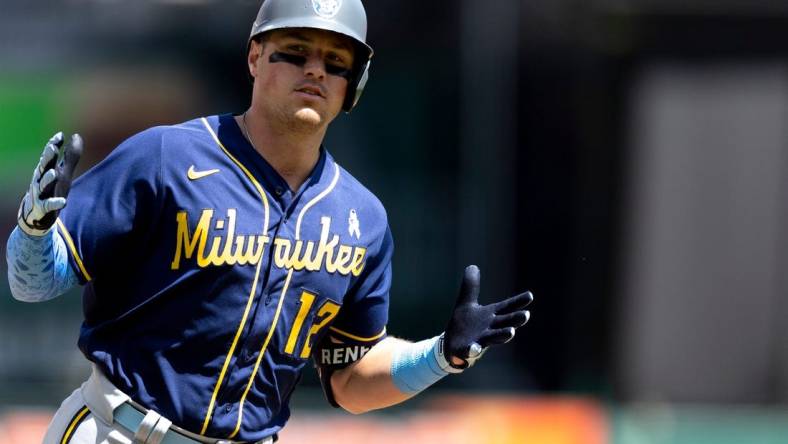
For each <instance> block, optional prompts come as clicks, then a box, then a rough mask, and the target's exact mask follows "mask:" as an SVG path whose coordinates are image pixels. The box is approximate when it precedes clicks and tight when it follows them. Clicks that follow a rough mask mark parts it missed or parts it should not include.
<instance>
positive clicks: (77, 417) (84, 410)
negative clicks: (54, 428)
mask: <svg viewBox="0 0 788 444" xmlns="http://www.w3.org/2000/svg"><path fill="white" fill-rule="evenodd" d="M89 411H90V409H88V408H87V406H85V407H82V410H80V411H79V412H77V414H76V415H74V417H73V418H72V419H71V422H70V423H69V424H68V428H66V433H64V434H63V438H62V439H61V440H60V444H68V442H69V441H70V440H71V436H72V435H73V434H74V431H76V429H77V426H78V425H79V423H80V422H82V420H83V419H84V418H85V415H87V414H88V412H89Z"/></svg>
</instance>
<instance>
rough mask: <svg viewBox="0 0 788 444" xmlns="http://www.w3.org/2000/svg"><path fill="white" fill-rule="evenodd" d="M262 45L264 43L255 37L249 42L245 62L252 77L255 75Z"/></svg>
mask: <svg viewBox="0 0 788 444" xmlns="http://www.w3.org/2000/svg"><path fill="white" fill-rule="evenodd" d="M263 46H264V44H263V43H261V42H259V41H258V40H257V39H254V40H252V41H251V42H250V43H249V53H248V54H247V55H246V64H247V66H248V68H249V75H251V76H252V78H254V77H257V61H258V60H259V59H260V56H261V55H262V53H263Z"/></svg>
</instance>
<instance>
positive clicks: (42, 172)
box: [17, 132, 82, 236]
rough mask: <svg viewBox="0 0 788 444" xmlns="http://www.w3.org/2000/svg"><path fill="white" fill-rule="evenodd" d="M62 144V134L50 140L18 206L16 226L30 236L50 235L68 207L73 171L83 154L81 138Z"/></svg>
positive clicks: (73, 138)
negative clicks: (58, 218)
mask: <svg viewBox="0 0 788 444" xmlns="http://www.w3.org/2000/svg"><path fill="white" fill-rule="evenodd" d="M63 141H64V140H63V133H62V132H58V133H57V134H55V135H54V136H52V138H51V139H49V142H47V144H46V146H45V147H44V152H43V153H41V158H40V159H39V161H38V165H36V169H35V170H34V171H33V179H32V180H31V181H30V188H29V189H28V190H27V193H26V194H25V197H24V198H23V199H22V204H21V205H20V206H19V212H18V213H17V223H18V224H19V228H21V229H22V231H24V232H25V233H27V234H29V235H31V236H43V235H44V234H46V233H47V232H49V230H51V229H52V226H53V225H54V224H55V220H56V219H57V216H58V214H59V213H60V210H61V209H63V207H65V206H66V196H68V192H69V190H70V189H71V180H72V178H73V176H74V168H75V167H76V165H77V162H79V157H80V156H81V155H82V138H81V137H80V136H79V134H74V135H73V136H71V140H70V141H69V143H66V144H65V146H64V143H63Z"/></svg>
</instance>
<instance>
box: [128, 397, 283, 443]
mask: <svg viewBox="0 0 788 444" xmlns="http://www.w3.org/2000/svg"><path fill="white" fill-rule="evenodd" d="M113 419H114V421H115V422H117V423H118V424H120V425H122V426H123V427H124V428H126V429H127V430H129V431H130V432H132V433H134V442H135V443H137V442H140V443H143V444H204V443H210V444H236V443H240V442H239V441H228V440H217V439H211V438H207V437H201V438H202V439H199V440H198V439H194V438H191V437H189V436H187V435H186V434H185V433H189V434H191V433H190V432H187V431H185V430H182V429H179V428H177V427H175V426H173V425H172V422H170V421H169V420H168V419H167V418H164V417H162V416H161V415H159V414H157V413H156V412H154V411H153V410H148V411H147V413H143V412H142V411H141V410H140V409H138V408H137V407H134V406H133V405H132V404H131V402H126V403H123V404H121V405H120V406H119V407H118V408H116V409H115V411H114V413H113ZM273 442H274V439H273V437H272V436H269V437H267V438H264V439H262V440H260V441H257V442H256V443H254V444H272V443H273Z"/></svg>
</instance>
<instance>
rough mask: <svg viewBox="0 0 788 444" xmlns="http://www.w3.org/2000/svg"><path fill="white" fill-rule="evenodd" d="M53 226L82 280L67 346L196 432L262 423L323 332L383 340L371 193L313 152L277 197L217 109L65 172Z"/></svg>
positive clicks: (273, 425)
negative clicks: (77, 321) (64, 195)
mask: <svg viewBox="0 0 788 444" xmlns="http://www.w3.org/2000/svg"><path fill="white" fill-rule="evenodd" d="M58 229H59V230H60V232H61V234H62V235H63V236H64V238H65V239H66V243H67V244H68V245H69V249H70V258H71V261H72V265H73V266H74V269H75V270H77V274H78V275H79V276H80V279H81V280H82V281H83V283H85V284H86V286H85V291H84V296H83V304H84V315H85V321H84V323H83V325H82V328H81V333H80V338H79V347H80V349H81V350H82V352H83V353H84V354H85V355H86V356H87V357H88V359H90V360H91V361H93V362H95V363H96V364H97V365H98V366H99V367H100V368H101V369H102V370H103V371H104V373H105V374H106V375H107V376H108V377H109V379H110V380H111V381H112V382H113V383H114V384H115V385H116V386H118V388H120V389H121V390H123V391H124V392H126V393H128V394H129V395H130V396H131V397H132V399H134V400H136V401H138V402H140V403H142V404H143V405H145V406H147V407H148V408H151V409H154V410H156V411H157V412H159V413H161V414H162V415H164V416H165V417H167V418H169V419H170V420H172V421H173V422H174V423H175V424H177V425H179V426H181V427H183V428H186V429H187V430H190V431H193V432H195V433H201V434H204V435H207V436H212V437H218V438H232V439H238V440H244V441H255V440H258V439H261V438H263V437H265V436H268V435H271V434H273V433H275V432H277V431H278V430H279V429H280V428H281V427H282V426H283V425H284V424H285V422H286V421H287V419H288V417H289V410H288V399H289V397H290V394H291V392H292V390H293V388H294V387H295V385H296V383H297V382H298V379H299V375H300V371H301V369H302V368H303V367H304V365H305V363H306V362H307V359H308V358H309V357H310V355H312V354H313V352H314V351H315V350H316V349H317V347H318V345H319V344H320V343H321V342H325V341H324V338H326V341H327V338H328V336H327V333H329V332H330V333H331V336H333V337H334V338H337V339H341V340H342V341H343V342H345V341H347V342H350V343H362V344H367V345H368V346H369V345H372V344H374V343H375V342H377V341H379V340H381V339H382V338H383V337H384V336H385V325H386V322H387V316H388V302H389V287H390V284H391V256H392V251H393V243H392V238H391V233H390V231H389V227H388V223H387V220H386V214H385V210H384V209H383V206H382V205H381V203H380V202H379V201H378V199H377V198H375V196H374V195H373V194H372V193H370V192H369V191H368V190H367V189H366V188H364V187H363V186H362V185H361V184H360V183H359V182H358V181H357V180H355V179H354V178H353V177H352V176H351V175H350V174H349V173H348V172H347V171H345V170H344V169H342V168H341V167H340V166H339V165H338V164H337V163H336V162H335V161H334V159H333V158H332V157H331V155H330V154H329V153H328V152H327V151H326V150H325V149H323V148H321V152H320V160H319V161H318V163H317V165H316V167H315V169H314V171H313V172H312V174H311V176H310V177H309V178H308V179H307V181H306V182H305V183H304V185H303V186H302V187H301V189H299V190H297V191H296V192H292V191H291V190H290V189H289V187H288V185H287V183H286V182H285V181H284V180H283V179H282V178H281V176H279V174H277V173H276V171H275V170H274V169H273V168H272V167H271V165H269V164H268V163H267V162H266V161H265V160H264V159H263V158H262V156H260V155H259V154H258V153H257V152H256V151H255V150H254V148H253V147H252V146H251V145H250V144H249V142H247V140H246V139H245V138H244V136H243V135H242V133H241V131H240V128H239V127H238V125H237V124H236V122H235V120H234V119H233V117H232V116H231V115H222V116H213V117H209V118H203V119H196V120H192V121H189V122H186V123H183V124H181V125H175V126H163V127H156V128H152V129H149V130H146V131H143V132H142V133H139V134H137V135H135V136H133V137H131V138H130V139H128V140H127V141H125V142H124V143H122V144H121V145H120V146H119V147H118V148H117V149H115V150H114V151H113V152H112V153H111V154H110V155H109V156H108V157H107V159H105V160H104V161H103V162H101V163H100V164H98V165H97V166H96V167H94V168H92V169H91V170H89V171H88V172H86V173H85V174H84V175H82V176H81V177H80V178H79V179H77V180H76V181H75V182H74V185H73V188H72V190H71V193H70V194H69V197H68V206H67V207H66V208H65V209H64V210H63V211H62V212H61V214H60V220H59V221H58ZM332 342H336V340H334V341H332ZM325 353H327V354H328V355H330V354H331V353H334V354H335V355H336V354H337V353H340V354H341V353H342V350H339V351H337V350H334V351H333V352H332V351H330V350H329V351H326V352H325ZM349 354H350V353H345V355H342V356H339V358H340V359H339V360H345V361H346V360H348V359H350V360H353V359H358V357H359V356H358V355H359V353H355V354H354V355H353V356H350V357H349V358H348V355H349ZM317 355H318V353H315V356H316V357H317ZM334 358H337V356H334ZM330 360H331V359H328V360H327V361H326V362H328V361H330ZM334 360H335V361H336V360H337V359H334ZM318 363H319V360H318Z"/></svg>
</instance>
